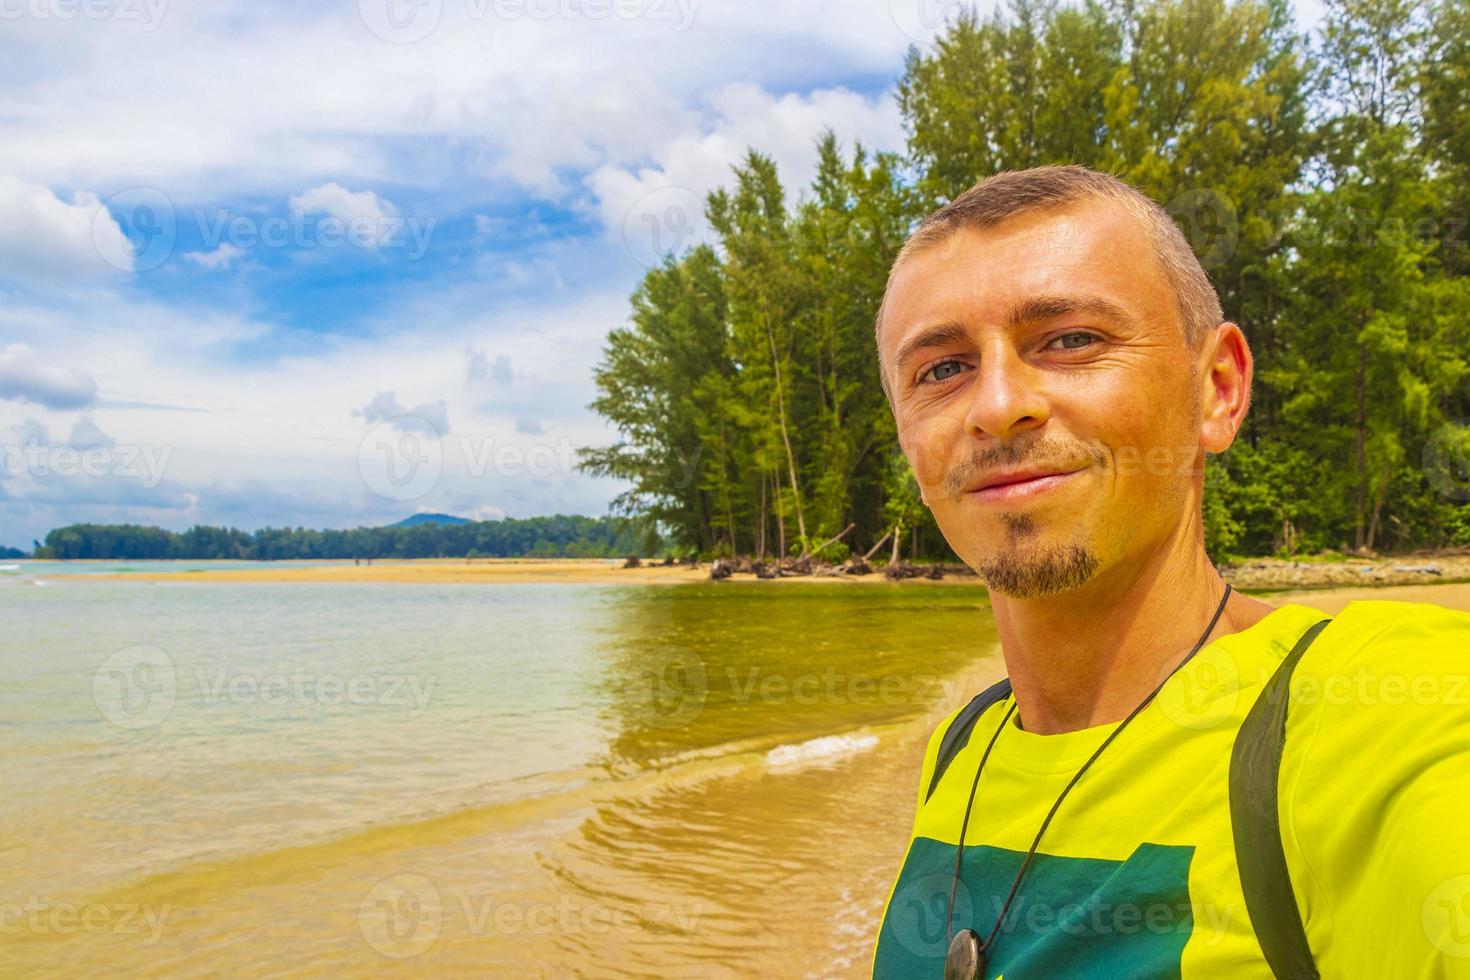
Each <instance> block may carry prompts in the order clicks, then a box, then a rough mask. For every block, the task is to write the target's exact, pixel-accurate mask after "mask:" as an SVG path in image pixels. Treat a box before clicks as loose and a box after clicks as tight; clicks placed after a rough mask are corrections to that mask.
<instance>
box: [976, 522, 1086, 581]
mask: <svg viewBox="0 0 1470 980" xmlns="http://www.w3.org/2000/svg"><path fill="white" fill-rule="evenodd" d="M1000 516H1001V519H1002V520H1003V521H1004V522H1005V524H1006V543H1005V545H1004V546H1002V547H1001V549H1000V550H999V551H997V552H996V553H994V554H992V555H987V556H986V557H985V558H983V559H981V561H980V562H979V563H977V564H976V565H975V571H976V573H978V574H979V575H980V577H981V578H982V579H984V581H985V585H986V587H987V588H989V589H990V590H991V591H994V592H999V593H1001V594H1003V595H1006V596H1009V597H1010V598H1012V599H1041V598H1044V597H1046V596H1050V595H1056V594H1057V593H1059V592H1066V591H1068V590H1070V589H1075V588H1078V587H1079V586H1081V585H1082V584H1083V583H1085V582H1086V581H1087V580H1088V579H1090V578H1091V577H1092V575H1093V573H1094V572H1096V571H1097V566H1098V558H1097V556H1096V555H1095V554H1093V553H1092V552H1091V551H1089V550H1088V549H1087V548H1086V547H1084V546H1083V545H1081V544H1077V543H1073V544H1070V545H1063V546H1051V547H1043V546H1029V547H1028V546H1027V544H1026V543H1025V542H1026V539H1027V538H1032V537H1035V535H1036V525H1035V522H1034V521H1032V519H1031V518H1030V516H1029V515H1025V514H1020V515H1014V514H1002V515H1000Z"/></svg>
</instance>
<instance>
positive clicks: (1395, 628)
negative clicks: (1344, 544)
mask: <svg viewBox="0 0 1470 980" xmlns="http://www.w3.org/2000/svg"><path fill="white" fill-rule="evenodd" d="M1290 705H1291V707H1290V709H1289V710H1288V712H1287V733H1288V738H1287V745H1288V755H1289V756H1290V755H1293V754H1297V753H1300V752H1303V751H1306V752H1310V753H1311V754H1314V755H1318V756H1320V755H1322V754H1324V753H1326V752H1330V751H1338V752H1341V753H1342V757H1344V758H1349V757H1354V756H1356V755H1358V754H1360V753H1362V752H1363V751H1365V750H1367V748H1368V747H1372V746H1382V745H1384V744H1386V743H1385V742H1384V741H1383V739H1385V738H1389V739H1394V738H1402V739H1411V738H1413V739H1420V740H1422V739H1424V738H1427V737H1428V736H1429V735H1430V732H1431V731H1437V732H1439V733H1440V734H1442V735H1448V734H1450V733H1463V732H1464V731H1465V730H1466V728H1467V727H1470V613H1467V612H1464V611H1461V610H1458V609H1450V608H1447V607H1445V606H1441V605H1437V604H1435V603H1429V602H1406V601H1402V600H1391V599H1371V600H1358V601H1353V602H1350V603H1348V604H1347V606H1345V607H1344V608H1343V610H1342V611H1341V612H1339V613H1338V614H1337V615H1336V616H1333V617H1332V622H1331V623H1330V624H1328V626H1327V628H1326V629H1324V630H1323V631H1322V633H1321V635H1320V636H1319V637H1318V638H1317V641H1316V642H1315V643H1314V644H1313V646H1312V647H1311V648H1310V649H1309V650H1308V652H1307V653H1306V655H1304V656H1303V657H1302V660H1301V662H1300V663H1299V664H1298V665H1297V668H1296V670H1295V672H1294V673H1293V675H1292V681H1291V693H1290ZM1455 737H1459V736H1458V735H1456V736H1455ZM1309 743H1315V744H1314V745H1313V746H1312V747H1311V748H1310V749H1309V748H1307V744H1309ZM1294 745H1295V748H1293V746H1294ZM1379 761H1380V762H1386V760H1379Z"/></svg>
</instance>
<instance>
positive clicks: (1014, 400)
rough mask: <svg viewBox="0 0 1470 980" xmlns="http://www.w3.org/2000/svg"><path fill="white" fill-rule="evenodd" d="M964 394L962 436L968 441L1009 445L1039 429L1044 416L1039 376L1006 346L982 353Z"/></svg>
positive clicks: (1045, 416)
mask: <svg viewBox="0 0 1470 980" xmlns="http://www.w3.org/2000/svg"><path fill="white" fill-rule="evenodd" d="M965 394H966V397H967V398H968V400H969V401H968V404H966V406H965V432H966V434H967V435H969V436H971V437H972V438H981V439H983V438H984V437H985V436H990V437H992V438H994V439H998V440H1000V441H1001V442H1010V441H1011V439H1012V438H1014V437H1015V436H1016V435H1018V434H1020V433H1022V432H1026V431H1028V430H1031V429H1035V428H1038V427H1039V426H1041V425H1042V424H1043V423H1044V422H1045V421H1046V419H1047V416H1048V409H1047V401H1046V397H1045V390H1044V387H1043V385H1042V378H1041V377H1040V372H1039V371H1038V370H1037V369H1036V368H1035V367H1034V366H1033V365H1031V364H1028V363H1027V362H1026V359H1025V358H1023V357H1022V356H1021V355H1020V354H1019V353H1018V352H1017V351H1016V350H1015V349H1014V348H1012V347H1010V346H1003V345H994V346H992V347H989V348H987V349H986V350H985V351H984V353H983V354H982V355H981V358H980V363H979V365H978V366H977V367H976V368H975V379H974V381H973V382H972V383H971V385H970V390H969V391H967V392H966V393H965Z"/></svg>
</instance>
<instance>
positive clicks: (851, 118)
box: [588, 82, 903, 264]
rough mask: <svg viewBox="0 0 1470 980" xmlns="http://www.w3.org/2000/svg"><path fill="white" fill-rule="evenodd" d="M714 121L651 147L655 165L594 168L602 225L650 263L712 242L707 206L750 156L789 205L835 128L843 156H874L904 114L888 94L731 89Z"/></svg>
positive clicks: (717, 99)
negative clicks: (857, 147) (765, 160)
mask: <svg viewBox="0 0 1470 980" xmlns="http://www.w3.org/2000/svg"><path fill="white" fill-rule="evenodd" d="M709 104H710V108H711V112H712V116H713V122H712V124H711V125H710V126H708V127H707V129H706V130H705V131H702V132H685V133H682V134H679V135H677V136H676V137H674V138H673V139H671V140H669V141H668V142H666V143H664V144H662V145H659V146H656V147H651V148H650V150H649V153H648V156H649V157H651V158H652V160H653V163H652V165H641V166H637V167H626V166H620V165H614V164H608V165H604V166H602V167H599V168H597V170H595V171H594V172H593V173H592V174H591V175H590V176H589V178H588V185H589V187H590V188H591V189H592V192H593V194H594V195H595V196H596V198H597V200H598V211H599V214H600V216H601V219H602V223H603V227H604V228H605V229H606V230H607V232H608V234H609V235H610V236H611V237H613V238H614V239H618V238H621V239H622V240H623V241H624V242H625V244H626V245H627V246H628V248H629V249H630V251H632V252H633V253H634V254H635V257H637V258H639V259H640V260H641V261H643V262H644V263H645V264H651V260H652V259H653V258H654V256H655V255H656V254H657V253H661V252H664V251H670V250H672V251H678V250H679V249H681V248H683V247H686V246H687V245H689V244H692V243H694V242H698V241H706V240H709V238H710V236H711V230H710V229H709V228H708V227H707V226H706V224H705V222H704V210H703V209H704V199H705V196H706V195H707V194H708V193H709V192H710V191H713V190H715V189H717V188H719V187H728V186H730V185H731V183H732V177H731V172H730V168H731V166H732V165H734V164H737V163H739V162H740V161H741V160H742V159H743V158H744V156H745V154H746V151H747V150H748V149H755V150H758V151H759V152H761V153H763V154H765V155H767V156H769V157H771V158H772V159H773V160H774V161H775V163H776V167H777V170H778V172H779V173H780V175H781V179H782V183H783V184H784V185H785V186H786V188H787V190H788V192H789V193H790V194H791V196H792V198H793V199H795V198H796V196H797V195H798V194H799V193H800V192H801V191H803V190H805V188H806V186H807V185H808V184H809V183H810V182H811V178H812V176H813V175H814V174H815V172H816V164H817V140H818V139H819V138H820V136H821V134H822V132H823V131H824V130H825V129H828V128H830V129H832V130H833V132H835V133H836V134H837V137H838V139H839V140H840V141H841V142H842V143H843V149H844V153H845V154H850V153H851V152H852V149H853V145H854V143H856V142H861V143H862V144H863V145H864V146H865V147H867V148H868V149H869V150H870V151H872V150H875V149H876V150H891V149H897V148H899V147H901V146H902V144H903V125H902V120H901V118H900V116H899V113H898V106H897V104H896V103H895V102H894V101H893V99H892V98H891V97H889V96H887V95H884V96H883V97H880V98H878V99H868V98H865V97H863V96H861V95H859V94H857V93H855V92H851V91H847V90H844V89H824V90H821V91H817V92H813V93H811V94H810V95H786V96H782V97H779V98H778V97H775V96H773V95H771V94H770V93H768V92H766V91H764V90H762V89H761V88H759V87H758V86H755V85H752V84H749V83H745V82H740V83H734V84H731V85H727V86H725V87H724V88H722V89H720V90H719V91H717V92H715V93H714V94H713V95H712V96H711V98H710V102H709Z"/></svg>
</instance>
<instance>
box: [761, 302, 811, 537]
mask: <svg viewBox="0 0 1470 980" xmlns="http://www.w3.org/2000/svg"><path fill="white" fill-rule="evenodd" d="M765 321H766V340H767V341H768V342H769V343H770V345H771V367H772V368H774V369H775V372H776V420H777V421H778V422H779V423H780V424H781V442H782V443H783V444H784V445H785V446H786V468H787V471H788V472H789V473H790V474H791V500H792V503H793V504H794V505H795V507H796V530H797V533H799V534H800V535H801V553H802V554H803V555H805V554H806V547H807V540H806V518H805V517H804V516H803V515H802V512H801V484H800V483H799V482H798V481H797V479H796V454H795V453H793V452H792V451H791V433H790V432H789V431H788V430H787V427H786V391H785V389H786V385H785V383H784V382H782V380H781V358H780V356H779V355H778V354H777V353H776V332H775V331H774V330H773V329H771V318H770V316H769V315H767V316H766V317H765ZM776 513H777V515H778V516H779V515H780V513H781V511H780V508H777V510H776ZM781 537H782V546H781V556H782V557H783V558H784V557H785V556H786V546H785V537H786V532H785V530H784V529H783V530H782V532H781Z"/></svg>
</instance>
